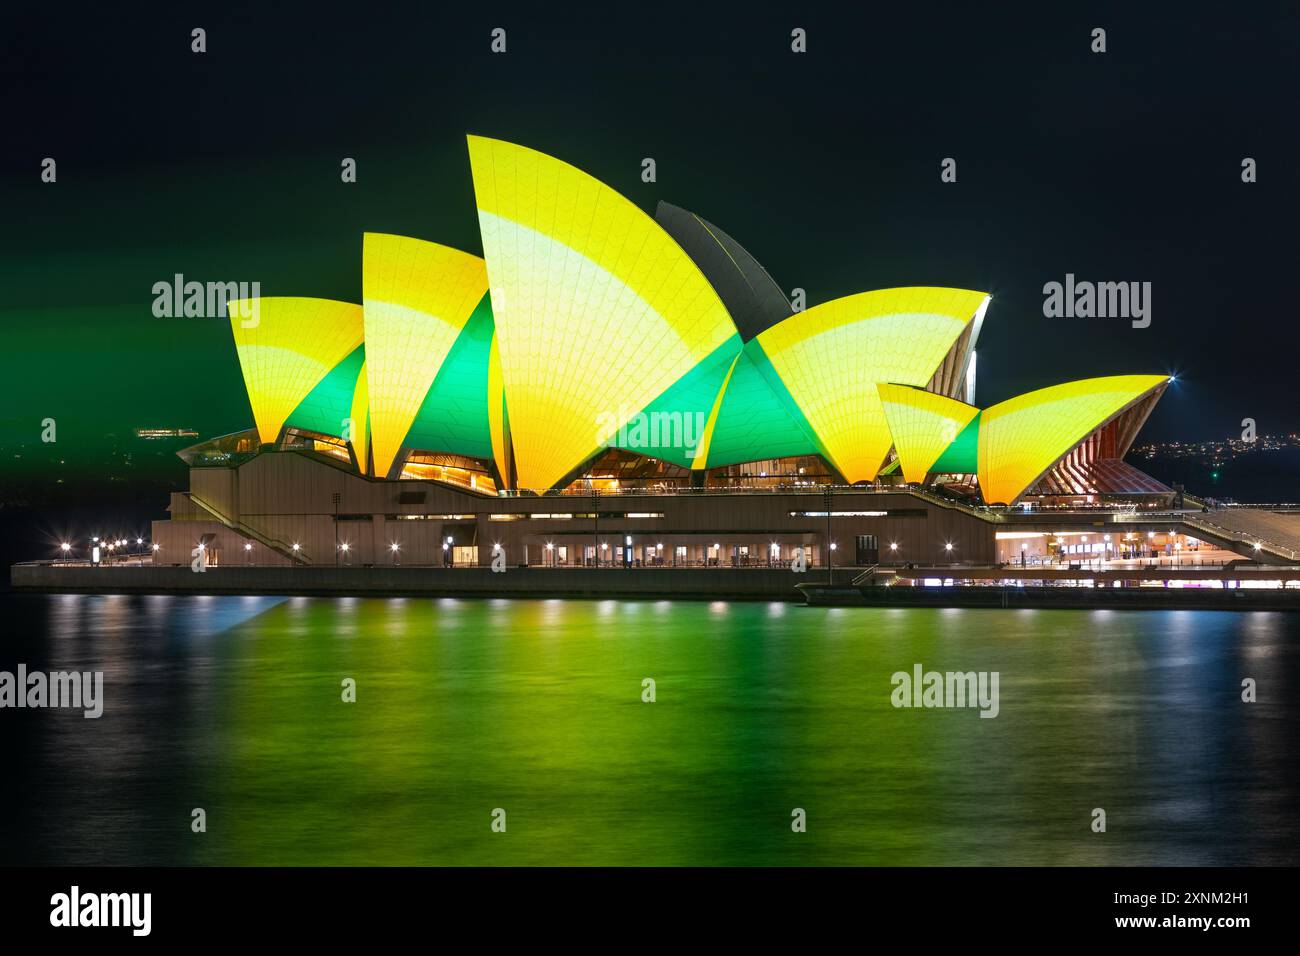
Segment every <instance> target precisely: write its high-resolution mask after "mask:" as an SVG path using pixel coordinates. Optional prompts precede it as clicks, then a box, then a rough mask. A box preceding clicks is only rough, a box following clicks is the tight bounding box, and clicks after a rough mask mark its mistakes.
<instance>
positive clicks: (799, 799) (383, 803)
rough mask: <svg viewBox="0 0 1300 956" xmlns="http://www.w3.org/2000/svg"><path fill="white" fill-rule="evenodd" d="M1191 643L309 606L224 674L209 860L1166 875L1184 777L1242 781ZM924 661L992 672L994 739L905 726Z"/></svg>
mask: <svg viewBox="0 0 1300 956" xmlns="http://www.w3.org/2000/svg"><path fill="white" fill-rule="evenodd" d="M1193 617H1194V616H1192V615H1188V616H1186V617H1183V618H1180V617H1179V616H1178V615H1177V614H1175V615H1164V616H1152V615H1143V614H1140V613H1137V614H1113V613H1110V614H1108V613H1106V612H1100V615H1099V614H1094V613H1088V612H1069V611H1066V612H1058V611H1006V612H988V611H978V610H925V609H907V610H904V609H847V608H845V609H817V608H803V607H797V606H788V605H782V604H725V603H715V604H706V603H669V602H616V601H590V602H582V601H572V602H562V601H504V600H499V601H458V600H434V601H430V600H414V599H411V600H386V601H385V600H362V599H339V600H310V599H293V600H290V601H286V602H283V603H281V604H279V605H277V606H275V607H274V608H272V609H271V610H268V611H267V612H265V613H264V614H261V615H260V616H258V617H256V618H253V619H252V620H251V621H248V622H246V623H243V624H241V625H239V626H237V627H235V628H233V629H232V630H230V631H228V632H227V633H226V634H225V635H223V636H222V637H221V638H220V640H219V641H218V642H217V643H216V644H215V645H214V647H213V649H212V652H213V654H214V655H215V659H214V664H215V665H216V669H215V675H216V676H214V680H216V681H217V682H218V683H219V686H218V687H217V688H216V693H215V694H214V695H213V699H214V700H216V701H219V702H220V703H219V704H217V705H216V713H215V714H214V718H213V720H212V725H213V726H212V727H211V733H213V734H214V735H216V740H215V741H214V743H215V746H214V747H213V750H214V752H215V753H216V754H217V755H218V756H217V757H216V759H215V760H213V761H211V763H210V765H209V766H208V767H207V769H206V773H205V774H204V779H202V780H201V781H196V784H195V790H196V791H198V792H202V793H205V794H207V795H208V797H207V800H206V804H205V806H206V808H207V810H208V815H209V823H208V826H209V833H208V834H206V835H205V837H204V838H203V839H201V840H200V841H198V842H196V843H194V844H191V847H192V848H194V849H192V850H191V855H192V859H191V860H190V862H195V863H239V864H247V863H268V864H271V863H275V864H360V863H380V864H480V865H495V864H652V865H666V864H811V863H817V864H907V865H918V864H965V863H1021V864H1030V863H1048V864H1050V863H1083V864H1095V863H1136V862H1161V861H1162V859H1164V857H1162V856H1161V853H1162V852H1165V850H1162V848H1161V846H1160V845H1158V839H1159V835H1158V834H1153V833H1152V832H1151V827H1152V824H1153V820H1156V821H1157V822H1158V818H1159V817H1160V815H1161V813H1162V812H1163V811H1162V810H1161V809H1160V808H1161V801H1162V800H1164V799H1166V798H1167V794H1166V792H1165V790H1164V789H1163V788H1164V784H1163V782H1162V780H1161V777H1162V775H1165V774H1168V773H1172V772H1176V773H1178V774H1179V775H1180V776H1181V777H1182V778H1186V777H1187V776H1188V774H1189V773H1190V772H1196V771H1195V768H1194V767H1192V768H1190V769H1189V766H1188V765H1189V762H1190V761H1193V760H1195V759H1201V760H1202V761H1204V760H1207V759H1208V760H1210V761H1215V760H1218V759H1220V758H1221V756H1222V755H1221V754H1220V753H1218V752H1217V750H1216V748H1215V745H1214V744H1213V742H1212V738H1213V737H1214V736H1215V734H1216V733H1217V734H1221V733H1223V730H1222V729H1220V730H1218V731H1215V732H1214V733H1211V732H1210V731H1208V730H1207V729H1205V728H1200V730H1199V731H1198V724H1203V723H1207V722H1208V721H1209V720H1210V718H1209V716H1208V714H1209V711H1208V710H1207V707H1206V705H1205V700H1206V699H1208V700H1209V701H1210V703H1211V704H1213V705H1214V706H1218V704H1217V703H1216V701H1222V700H1224V699H1225V698H1224V697H1223V695H1222V694H1221V693H1219V692H1218V691H1217V690H1216V689H1215V688H1214V687H1210V686H1205V687H1201V686H1197V685H1198V682H1199V683H1204V682H1206V681H1208V680H1209V678H1208V677H1206V676H1204V675H1203V674H1202V671H1203V670H1204V669H1203V668H1190V669H1188V668H1183V669H1182V670H1180V669H1179V668H1178V665H1177V657H1176V654H1177V642H1178V640H1179V628H1183V629H1184V630H1186V629H1188V628H1189V627H1190V624H1189V623H1188V622H1189V621H1190V620H1191V619H1192V618H1193ZM1228 619H1230V616H1227V615H1224V616H1220V620H1228ZM1157 620H1158V621H1159V623H1160V629H1161V630H1162V632H1163V633H1162V635H1161V637H1160V639H1159V640H1160V641H1161V642H1162V643H1161V644H1160V646H1159V649H1158V650H1157V649H1155V648H1153V646H1152V644H1151V642H1152V641H1153V640H1154V639H1153V638H1152V637H1151V636H1150V635H1151V632H1152V629H1153V625H1154V624H1156V623H1157ZM1180 620H1182V621H1183V623H1182V624H1180V623H1179V621H1180ZM1185 636H1186V637H1187V639H1189V640H1190V635H1185ZM1170 642H1173V644H1172V645H1170ZM1171 647H1172V649H1171ZM1171 654H1173V655H1174V657H1172V658H1171V657H1170V655H1171ZM1171 660H1172V663H1170V661H1171ZM918 662H919V663H922V664H924V665H925V666H926V667H927V668H934V669H938V670H962V671H965V670H976V671H999V672H1000V673H1001V713H1000V716H999V717H998V718H997V719H993V720H989V719H980V718H979V717H978V716H977V711H975V710H961V711H957V710H924V711H918V710H896V709H894V708H893V707H892V706H891V705H890V701H889V692H890V689H891V687H890V675H891V674H892V673H893V672H895V671H898V670H910V669H911V667H912V665H913V664H914V663H918ZM1153 667H1156V668H1159V667H1169V668H1172V670H1170V671H1168V672H1167V673H1166V675H1165V676H1166V677H1168V676H1170V675H1172V677H1173V679H1172V680H1171V681H1166V682H1165V684H1164V685H1162V686H1164V688H1165V693H1166V694H1167V699H1165V700H1163V701H1161V699H1160V697H1159V695H1158V694H1157V695H1156V696H1155V705H1156V706H1154V707H1153V706H1152V686H1153V685H1152V668H1153ZM1185 671H1186V673H1184V672H1185ZM344 677H352V678H354V679H355V680H356V682H357V686H358V692H357V697H358V699H357V702H356V703H355V704H345V703H343V702H342V701H341V699H340V694H341V686H340V685H341V681H342V679H343V678H344ZM645 677H652V678H654V680H655V681H656V683H657V701H656V702H655V703H653V704H650V703H643V702H642V701H641V689H642V685H641V682H642V679H643V678H645ZM1229 683H1231V682H1229ZM1229 691H1230V692H1231V687H1229ZM1198 693H1200V694H1202V695H1204V694H1208V695H1209V697H1208V698H1205V697H1204V696H1202V697H1198V696H1197V694H1198ZM1216 694H1217V696H1216ZM1226 699H1229V700H1230V699H1231V697H1229V698H1226ZM1198 732H1199V733H1200V734H1201V736H1200V737H1195V736H1193V737H1191V738H1189V737H1188V734H1189V733H1190V734H1192V735H1196V734H1197V733H1198ZM1197 740H1200V741H1201V744H1199V745H1198V744H1197V743H1196V741H1197ZM1198 746H1199V748H1200V749H1198ZM1189 748H1190V750H1189ZM1186 785H1189V784H1188V783H1187V781H1186V780H1184V783H1183V786H1186ZM1096 806H1102V807H1107V808H1109V809H1108V813H1109V814H1110V818H1111V819H1110V831H1109V832H1108V833H1107V834H1105V835H1104V836H1100V835H1097V834H1093V833H1092V832H1091V831H1090V830H1089V828H1088V824H1089V822H1090V819H1091V818H1090V811H1091V809H1092V808H1093V807H1096ZM496 807H501V808H504V809H505V810H506V811H507V815H508V831H507V832H506V833H505V834H497V833H493V832H491V829H490V822H491V816H490V815H491V812H492V810H493V808H496ZM795 807H802V808H804V809H805V810H806V811H807V814H808V830H807V832H806V833H802V834H796V833H793V832H791V828H790V819H791V810H792V809H793V808H795ZM1166 809H1167V808H1166ZM1193 809H1195V808H1193ZM1153 815H1154V816H1153ZM1139 819H1140V820H1142V821H1143V825H1142V826H1141V827H1138V826H1135V825H1134V823H1133V821H1134V820H1139ZM1177 819H1178V820H1184V821H1185V820H1186V819H1187V816H1186V814H1185V813H1184V814H1181V815H1180V816H1178V817H1177ZM1229 822H1231V821H1229ZM1224 825H1225V822H1224V819H1223V817H1222V815H1220V816H1219V818H1218V819H1217V820H1215V821H1214V822H1213V828H1214V830H1215V832H1220V833H1221V832H1222V831H1223V827H1224ZM1207 826H1209V825H1208V824H1207ZM1153 841H1156V842H1153ZM1193 857H1195V853H1194V852H1193V853H1191V854H1188V853H1186V852H1184V853H1183V854H1182V855H1181V856H1178V857H1177V859H1180V860H1188V859H1190V858H1193Z"/></svg>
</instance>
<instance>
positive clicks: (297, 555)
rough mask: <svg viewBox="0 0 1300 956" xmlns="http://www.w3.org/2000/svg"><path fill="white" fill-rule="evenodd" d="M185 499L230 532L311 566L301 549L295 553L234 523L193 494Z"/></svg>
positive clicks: (248, 528) (253, 530)
mask: <svg viewBox="0 0 1300 956" xmlns="http://www.w3.org/2000/svg"><path fill="white" fill-rule="evenodd" d="M185 497H187V498H189V499H190V501H192V502H194V503H195V504H196V505H198V506H199V507H200V508H202V509H203V510H204V511H206V512H207V513H208V514H210V515H212V517H214V518H216V519H217V520H218V521H219V522H221V523H222V524H223V525H225V526H226V527H227V528H229V529H230V530H231V531H234V532H236V533H238V534H242V535H243V536H244V537H245V538H252V539H253V540H254V541H257V542H259V543H260V544H263V545H265V546H266V547H268V548H270V549H271V550H272V551H274V552H276V554H279V555H282V556H284V557H286V558H288V559H289V560H290V561H297V562H298V563H299V564H311V561H310V560H309V559H308V557H307V555H306V554H304V553H303V551H302V550H301V549H299V550H296V551H295V550H294V548H293V546H292V545H289V544H286V543H285V542H283V541H280V540H279V539H277V538H270V537H268V536H266V535H264V534H262V532H260V531H258V530H257V529H256V528H250V527H249V526H248V525H246V524H244V523H243V522H242V521H236V520H235V519H234V518H231V517H230V516H229V515H227V514H225V513H224V512H222V511H221V509H220V508H218V507H217V506H216V505H214V504H210V503H209V502H206V501H204V500H203V499H202V498H200V497H199V496H198V495H196V494H195V493H194V492H192V491H187V492H186V493H185Z"/></svg>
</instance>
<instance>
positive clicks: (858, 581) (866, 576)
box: [850, 564, 880, 588]
mask: <svg viewBox="0 0 1300 956" xmlns="http://www.w3.org/2000/svg"><path fill="white" fill-rule="evenodd" d="M878 567H880V565H879V564H873V565H872V566H871V567H869V568H866V569H865V570H864V571H863V572H862V573H861V574H859V575H856V576H854V578H853V580H852V581H851V582H850V583H851V584H852V585H853V586H854V587H855V588H858V587H862V585H864V584H866V583H867V582H868V581H870V580H871V577H872V575H874V574H875V573H876V568H878Z"/></svg>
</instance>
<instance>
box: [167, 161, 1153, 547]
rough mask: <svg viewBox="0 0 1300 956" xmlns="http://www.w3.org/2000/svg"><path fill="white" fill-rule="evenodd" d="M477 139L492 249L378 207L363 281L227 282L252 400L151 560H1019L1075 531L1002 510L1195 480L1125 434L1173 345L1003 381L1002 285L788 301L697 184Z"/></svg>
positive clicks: (1146, 494)
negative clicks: (392, 222)
mask: <svg viewBox="0 0 1300 956" xmlns="http://www.w3.org/2000/svg"><path fill="white" fill-rule="evenodd" d="M469 159H470V165H471V170H472V174H473V182H474V192H475V197H476V201H477V208H478V218H479V226H480V231H481V234H482V243H483V255H482V256H481V257H480V256H477V255H473V254H471V253H468V252H464V251H461V250H458V249H453V248H449V247H447V246H443V245H439V244H437V243H435V242H430V241H425V240H423V239H416V238H407V237H402V236H393V235H382V234H373V233H371V234H366V235H365V237H364V243H363V248H362V256H361V269H362V277H363V283H362V289H363V293H362V301H361V302H360V303H355V302H336V301H331V300H325V299H313V298H261V299H257V300H244V301H241V302H234V303H231V304H230V306H229V314H230V323H231V329H232V332H233V335H234V343H235V350H236V352H237V354H238V360H239V363H240V366H241V368H242V372H243V380H244V384H245V386H246V389H247V393H248V400H249V404H250V406H251V416H250V417H251V422H252V427H250V428H247V429H246V430H243V431H236V432H234V433H232V434H229V435H227V436H225V437H222V438H218V439H215V440H211V441H208V442H205V443H203V444H200V445H196V446H194V447H192V448H189V449H186V450H185V451H184V452H182V453H181V454H182V457H183V458H184V459H185V460H186V462H187V463H188V465H189V468H190V490H189V491H188V492H185V493H177V494H174V495H173V497H172V502H171V507H170V519H169V520H166V521H160V522H157V523H155V526H154V529H153V536H154V542H155V544H156V545H157V550H156V556H155V560H156V562H157V563H161V564H168V563H170V564H188V563H189V562H190V555H191V550H192V549H193V548H195V547H196V546H199V545H201V546H202V547H203V549H204V550H205V551H206V553H207V555H208V559H209V561H210V563H212V564H215V565H222V564H241V565H242V564H277V563H278V564H303V565H307V564H316V565H320V564H329V565H335V564H350V565H356V566H364V565H367V564H375V565H388V564H398V563H401V564H404V565H405V564H414V565H435V566H441V565H452V566H465V565H477V566H486V565H491V564H492V563H493V561H494V558H495V559H496V560H497V562H498V563H501V562H504V563H505V564H507V565H508V566H510V567H518V566H521V565H529V566H533V565H548V566H549V565H563V566H593V565H597V566H613V567H623V568H626V567H646V566H691V567H734V566H750V565H770V564H775V563H778V562H780V563H788V562H790V561H792V560H795V558H796V557H798V556H800V555H802V557H803V559H805V560H807V562H808V563H809V564H810V565H812V566H817V565H819V564H822V563H825V562H826V561H828V560H830V561H833V562H834V563H835V564H836V565H868V564H874V563H877V562H882V561H916V562H935V561H940V560H945V559H946V560H952V561H965V562H973V563H986V564H995V563H997V562H999V561H1003V560H1006V559H1007V557H1008V548H1009V547H1012V545H1009V544H1008V543H1007V542H1008V541H1013V542H1015V544H1014V547H1015V548H1016V549H1018V550H1016V551H1015V552H1014V553H1015V554H1017V555H1019V554H1021V552H1022V551H1023V550H1025V549H1026V547H1027V545H1026V544H1025V542H1032V547H1033V548H1034V549H1035V552H1036V553H1045V552H1046V551H1047V550H1049V548H1051V547H1064V546H1065V545H1062V541H1063V540H1064V537H1063V535H1065V534H1066V532H1067V531H1068V529H1065V531H1062V530H1061V529H1062V523H1061V519H1052V520H1050V521H1048V522H1047V523H1046V524H1044V525H1043V529H1049V528H1050V529H1052V531H1051V532H1046V531H1045V530H1044V531H1042V533H1040V532H1035V531H1034V530H1033V529H1032V527H1031V526H1028V525H1026V526H1025V527H1027V528H1029V530H1021V531H1019V532H1017V536H1014V537H1007V536H1006V527H1007V522H1006V520H1005V516H1008V515H1014V516H1015V517H1016V518H1017V519H1021V518H1024V519H1025V520H1030V519H1032V517H1033V516H1034V515H1037V514H1042V513H1052V512H1054V511H1056V512H1060V513H1062V514H1064V513H1066V512H1070V513H1078V512H1080V511H1086V510H1087V509H1089V508H1092V509H1102V510H1103V511H1104V509H1106V508H1116V509H1127V510H1129V511H1130V512H1132V511H1138V512H1140V511H1141V509H1144V508H1166V507H1168V506H1169V505H1170V504H1171V503H1172V500H1173V498H1174V496H1175V492H1174V490H1173V489H1170V488H1168V487H1165V486H1164V485H1162V484H1160V483H1159V482H1157V481H1155V480H1154V479H1152V478H1150V477H1149V476H1147V475H1145V474H1143V473H1141V472H1140V471H1138V470H1137V469H1135V468H1134V467H1132V466H1131V465H1129V464H1127V463H1125V461H1124V455H1125V452H1126V451H1127V450H1128V448H1129V446H1130V445H1131V443H1132V442H1133V440H1134V437H1135V436H1136V434H1137V432H1138V430H1139V429H1140V428H1141V426H1142V424H1143V422H1144V421H1145V420H1146V418H1147V416H1148V415H1149V413H1150V412H1151V409H1152V407H1153V406H1154V404H1155V402H1156V401H1157V400H1158V399H1159V398H1160V396H1161V394H1162V392H1163V391H1164V389H1165V387H1166V384H1167V382H1168V378H1167V376H1165V375H1163V374H1115V375H1103V376H1101V377H1098V378H1090V379H1085V380H1082V381H1073V382H1064V383H1061V384H1058V385H1054V386H1051V387H1049V388H1043V389H1040V390H1037V391H1032V392H1028V393H1026V394H1023V395H1018V396H1016V397H1014V398H1011V399H1008V400H1007V401H1003V402H999V403H998V404H995V405H991V406H988V407H980V406H979V405H978V404H977V403H976V401H975V371H976V346H977V343H978V339H979V335H980V327H981V325H982V323H983V322H984V320H985V315H986V312H987V311H988V309H989V304H990V297H989V296H988V295H987V294H985V293H983V292H977V291H970V290H966V289H949V288H931V287H924V288H897V289H885V290H880V291H872V292H863V293H860V294H857V295H850V296H846V297H844V298H840V299H834V300H832V301H828V302H820V303H817V304H813V305H810V306H809V307H807V308H806V309H803V310H801V311H795V310H794V309H793V308H792V306H791V302H790V299H789V298H788V297H787V295H786V294H785V293H784V292H783V291H782V289H781V288H780V287H779V286H778V285H777V283H776V282H774V281H773V280H772V278H771V277H770V276H769V275H768V273H767V272H766V271H765V270H764V269H763V267H762V266H761V265H759V264H758V262H756V261H755V260H754V258H753V257H751V256H750V255H749V254H748V253H747V252H746V251H745V250H744V249H743V248H742V247H741V246H740V245H739V244H737V242H736V241H735V240H734V239H732V238H731V237H730V236H729V235H727V234H726V233H725V232H723V231H722V230H721V229H719V228H717V227H716V226H714V225H713V224H711V223H710V222H707V221H706V220H704V219H703V218H701V217H699V216H697V215H695V214H694V213H691V212H688V211H686V210H684V209H680V208H677V207H675V206H671V205H668V204H663V203H661V204H660V206H659V207H658V209H657V211H656V214H655V215H654V216H653V217H651V216H650V215H648V214H647V213H646V212H644V211H643V210H642V209H640V208H639V207H638V206H636V205H635V204H633V203H632V202H630V201H629V200H627V199H626V198H624V197H623V196H621V195H619V194H618V193H617V192H615V191H614V190H613V189H611V188H609V187H608V186H605V185H604V184H602V183H600V182H599V181H597V180H596V179H594V178H592V177H591V176H589V175H587V174H585V173H583V172H582V171H580V170H578V169H576V168H574V167H573V166H570V165H568V164H567V163H564V162H562V161H560V160H558V159H554V158H552V157H550V156H547V155H544V154H542V153H539V152H537V151H534V150H532V149H528V148H525V147H522V146H518V145H514V144H511V143H507V142H502V141H499V140H494V139H487V138H482V137H476V136H471V137H469ZM233 424H236V423H232V425H233ZM1096 524H1097V522H1095V521H1087V522H1084V523H1083V524H1081V527H1082V528H1083V529H1084V530H1085V531H1086V530H1088V529H1090V528H1093V527H1095V525H1096ZM1016 527H1017V528H1019V527H1021V526H1020V525H1017V526H1016ZM1134 527H1136V526H1134ZM1040 530H1041V529H1040ZM999 532H1002V534H999ZM1085 540H1086V539H1085ZM1108 540H1109V539H1108ZM1053 542H1055V544H1053Z"/></svg>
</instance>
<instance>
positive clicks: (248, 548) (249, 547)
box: [244, 541, 253, 564]
mask: <svg viewBox="0 0 1300 956" xmlns="http://www.w3.org/2000/svg"><path fill="white" fill-rule="evenodd" d="M244 554H245V555H247V556H248V563H249V564H252V563H253V542H251V541H245V542H244Z"/></svg>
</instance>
